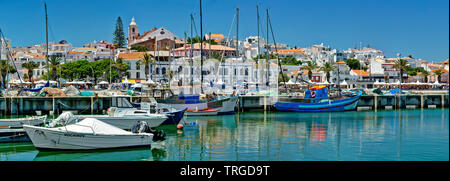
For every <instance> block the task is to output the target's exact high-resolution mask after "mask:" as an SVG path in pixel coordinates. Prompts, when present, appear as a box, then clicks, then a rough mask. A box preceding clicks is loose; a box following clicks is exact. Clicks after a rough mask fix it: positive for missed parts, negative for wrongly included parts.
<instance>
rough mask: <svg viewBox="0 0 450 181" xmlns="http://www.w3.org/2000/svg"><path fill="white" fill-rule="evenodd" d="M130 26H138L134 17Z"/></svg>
mask: <svg viewBox="0 0 450 181" xmlns="http://www.w3.org/2000/svg"><path fill="white" fill-rule="evenodd" d="M130 26H136V22H135V21H134V17H133V18H131V23H130Z"/></svg>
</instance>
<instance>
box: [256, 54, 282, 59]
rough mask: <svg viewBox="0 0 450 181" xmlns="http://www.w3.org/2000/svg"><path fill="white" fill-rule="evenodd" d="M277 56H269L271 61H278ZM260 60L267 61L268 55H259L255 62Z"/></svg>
mask: <svg viewBox="0 0 450 181" xmlns="http://www.w3.org/2000/svg"><path fill="white" fill-rule="evenodd" d="M276 58H277V56H275V55H274V54H269V59H276ZM258 59H261V60H266V59H267V55H266V54H259V55H258V56H256V57H254V58H253V60H255V61H258Z"/></svg>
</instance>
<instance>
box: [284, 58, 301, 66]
mask: <svg viewBox="0 0 450 181" xmlns="http://www.w3.org/2000/svg"><path fill="white" fill-rule="evenodd" d="M302 63H303V62H302V61H301V60H297V59H296V58H295V57H286V58H282V59H281V65H301V64H302Z"/></svg>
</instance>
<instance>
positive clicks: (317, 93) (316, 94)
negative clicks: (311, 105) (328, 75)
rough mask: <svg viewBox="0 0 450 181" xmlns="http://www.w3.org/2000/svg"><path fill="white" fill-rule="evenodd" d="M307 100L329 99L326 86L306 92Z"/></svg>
mask: <svg viewBox="0 0 450 181" xmlns="http://www.w3.org/2000/svg"><path fill="white" fill-rule="evenodd" d="M305 98H310V99H327V98H328V90H327V87H326V86H324V85H319V86H313V87H310V88H309V89H308V90H306V92H305Z"/></svg>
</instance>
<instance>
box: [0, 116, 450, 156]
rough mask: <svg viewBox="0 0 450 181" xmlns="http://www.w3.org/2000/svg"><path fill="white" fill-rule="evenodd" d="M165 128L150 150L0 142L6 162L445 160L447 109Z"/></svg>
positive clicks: (243, 119)
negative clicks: (52, 148)
mask: <svg viewBox="0 0 450 181" xmlns="http://www.w3.org/2000/svg"><path fill="white" fill-rule="evenodd" d="M185 122H186V126H185V128H184V129H183V130H177V129H176V126H175V125H167V126H161V127H159V128H158V129H163V130H164V131H165V132H166V134H167V139H166V140H165V141H164V142H161V143H156V144H153V145H152V149H149V148H141V149H128V150H111V151H93V152H39V151H38V150H36V149H35V148H34V147H33V145H32V143H31V142H28V143H0V160H1V161H209V160H215V161H302V160H305V161H323V160H327V161H448V160H449V109H448V108H446V109H440V108H438V109H415V110H391V111H384V110H382V111H381V110H380V111H376V112H375V111H367V112H356V111H353V112H336V113H285V112H243V113H242V112H241V113H237V114H235V115H224V116H208V117H187V118H186V120H185Z"/></svg>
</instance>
